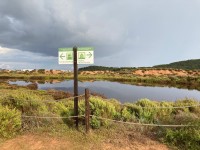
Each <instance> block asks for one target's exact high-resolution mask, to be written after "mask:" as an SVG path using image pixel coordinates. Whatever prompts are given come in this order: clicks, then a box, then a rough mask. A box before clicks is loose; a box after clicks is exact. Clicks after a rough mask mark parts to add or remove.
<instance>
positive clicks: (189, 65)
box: [153, 59, 200, 70]
mask: <svg viewBox="0 0 200 150" xmlns="http://www.w3.org/2000/svg"><path fill="white" fill-rule="evenodd" d="M153 67H155V68H174V69H189V70H194V69H200V59H192V60H185V61H179V62H173V63H170V64H163V65H156V66H153Z"/></svg>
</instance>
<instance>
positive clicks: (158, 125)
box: [90, 115, 196, 127]
mask: <svg viewBox="0 0 200 150" xmlns="http://www.w3.org/2000/svg"><path fill="white" fill-rule="evenodd" d="M90 116H93V117H96V118H99V119H102V120H108V121H112V122H116V123H123V124H129V125H140V126H153V127H196V126H194V125H160V124H143V123H134V122H124V121H118V120H112V119H108V118H103V117H97V116H94V115H90Z"/></svg>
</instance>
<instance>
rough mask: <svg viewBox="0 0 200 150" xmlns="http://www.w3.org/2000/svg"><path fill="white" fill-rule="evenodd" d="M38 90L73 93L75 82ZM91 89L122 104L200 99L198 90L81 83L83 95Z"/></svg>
mask: <svg viewBox="0 0 200 150" xmlns="http://www.w3.org/2000/svg"><path fill="white" fill-rule="evenodd" d="M34 82H35V83H37V84H38V89H43V90H47V89H56V90H63V91H70V92H73V80H68V81H60V80H51V81H43V82H40V81H39V82H38V81H34ZM9 83H10V84H18V85H27V84H30V83H32V82H30V81H29V82H27V81H9ZM85 88H89V89H90V90H91V91H92V92H95V93H99V94H103V95H105V96H106V97H108V98H116V99H118V100H120V101H121V102H132V101H137V100H138V99H141V98H148V99H151V100H157V101H161V100H166V101H174V100H177V99H184V98H186V97H187V98H194V99H197V100H199V99H200V92H199V91H197V90H188V89H178V88H174V87H152V86H143V85H141V84H140V85H130V84H124V83H119V82H110V81H92V82H89V81H86V82H82V81H81V82H79V93H80V94H83V93H84V89H85Z"/></svg>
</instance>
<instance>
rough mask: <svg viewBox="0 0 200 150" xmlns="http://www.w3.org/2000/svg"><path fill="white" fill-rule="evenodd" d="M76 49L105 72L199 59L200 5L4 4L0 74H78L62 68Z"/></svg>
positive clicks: (155, 0)
mask: <svg viewBox="0 0 200 150" xmlns="http://www.w3.org/2000/svg"><path fill="white" fill-rule="evenodd" d="M73 46H78V47H88V46H91V47H94V65H101V66H113V67H123V66H127V67H144V66H154V65H158V64H166V63H171V62H175V61H180V60H188V59H199V58H200V0H84V1H83V0H0V68H4V69H40V68H44V69H67V70H69V69H73V66H72V65H66V64H65V65H59V64H58V48H62V47H73ZM84 66H85V65H79V67H84Z"/></svg>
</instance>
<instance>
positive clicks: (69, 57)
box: [67, 52, 72, 60]
mask: <svg viewBox="0 0 200 150" xmlns="http://www.w3.org/2000/svg"><path fill="white" fill-rule="evenodd" d="M67 60H72V52H68V53H67Z"/></svg>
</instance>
